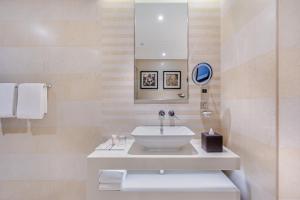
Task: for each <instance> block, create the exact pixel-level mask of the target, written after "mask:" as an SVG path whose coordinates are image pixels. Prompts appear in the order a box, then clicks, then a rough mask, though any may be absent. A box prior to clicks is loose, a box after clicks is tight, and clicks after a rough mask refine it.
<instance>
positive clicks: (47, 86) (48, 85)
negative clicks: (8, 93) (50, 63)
mask: <svg viewBox="0 0 300 200" xmlns="http://www.w3.org/2000/svg"><path fill="white" fill-rule="evenodd" d="M18 87H19V86H18V85H16V88H18ZM44 87H46V88H52V84H50V83H45V84H44Z"/></svg>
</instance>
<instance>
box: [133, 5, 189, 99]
mask: <svg viewBox="0 0 300 200" xmlns="http://www.w3.org/2000/svg"><path fill="white" fill-rule="evenodd" d="M134 63H135V70H134V71H135V84H134V86H135V90H134V91H135V92H134V96H135V103H187V102H188V3H187V0H136V1H135V62H134Z"/></svg>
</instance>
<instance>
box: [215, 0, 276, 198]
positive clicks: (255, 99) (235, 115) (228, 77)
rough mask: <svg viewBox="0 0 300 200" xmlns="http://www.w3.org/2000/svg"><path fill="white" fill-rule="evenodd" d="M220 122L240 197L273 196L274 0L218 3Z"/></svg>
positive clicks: (274, 150)
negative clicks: (237, 165) (234, 157)
mask: <svg viewBox="0 0 300 200" xmlns="http://www.w3.org/2000/svg"><path fill="white" fill-rule="evenodd" d="M221 38H222V40H221V41H222V42H221V75H220V77H221V110H222V112H221V113H222V114H221V116H222V117H221V124H222V131H223V132H224V133H225V139H226V142H227V145H228V146H229V147H230V148H232V149H233V150H234V151H235V152H237V153H238V154H239V155H240V156H241V161H242V169H241V170H240V171H235V172H232V173H230V174H229V176H230V177H231V179H232V180H233V181H234V182H235V183H236V185H237V186H238V187H239V188H240V190H241V194H242V199H243V200H265V199H268V200H275V199H276V192H277V188H276V176H277V171H276V152H277V151H276V139H277V138H276V53H275V52H276V1H271V0H265V1H256V0H255V1H237V0H225V1H223V2H222V18H221Z"/></svg>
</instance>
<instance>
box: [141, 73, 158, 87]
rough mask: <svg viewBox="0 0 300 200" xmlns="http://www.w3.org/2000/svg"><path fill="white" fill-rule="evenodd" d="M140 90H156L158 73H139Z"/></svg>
mask: <svg viewBox="0 0 300 200" xmlns="http://www.w3.org/2000/svg"><path fill="white" fill-rule="evenodd" d="M140 88H141V89H158V71H141V72H140Z"/></svg>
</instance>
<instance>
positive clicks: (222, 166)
mask: <svg viewBox="0 0 300 200" xmlns="http://www.w3.org/2000/svg"><path fill="white" fill-rule="evenodd" d="M133 145H134V140H133V139H128V140H127V142H126V145H125V148H124V150H95V151H94V152H92V153H91V154H90V155H89V156H88V166H95V167H97V168H98V169H127V170H139V169H143V170H155V169H158V170H160V169H172V170H237V169H239V168H240V157H239V156H238V155H236V154H235V153H233V152H232V151H231V150H229V149H228V148H226V147H224V150H223V152H220V153H207V152H206V151H204V150H203V149H202V148H201V140H196V139H194V140H192V141H191V148H192V149H193V151H189V150H187V151H188V152H191V153H188V152H187V153H183V154H180V153H179V154H177V153H176V152H174V153H173V154H168V155H161V154H158V153H157V152H154V153H153V154H149V153H147V154H138V153H135V154H132V153H130V151H131V150H132V148H134V146H133Z"/></svg>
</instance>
